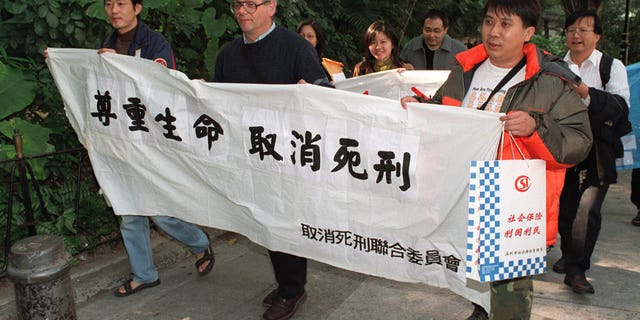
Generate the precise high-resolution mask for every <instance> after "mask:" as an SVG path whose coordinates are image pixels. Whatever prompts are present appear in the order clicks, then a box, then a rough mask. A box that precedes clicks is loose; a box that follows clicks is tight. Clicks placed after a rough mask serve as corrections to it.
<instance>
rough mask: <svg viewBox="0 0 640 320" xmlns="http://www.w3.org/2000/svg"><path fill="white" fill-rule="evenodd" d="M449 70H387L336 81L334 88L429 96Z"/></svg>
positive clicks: (380, 94)
mask: <svg viewBox="0 0 640 320" xmlns="http://www.w3.org/2000/svg"><path fill="white" fill-rule="evenodd" d="M449 72H450V71H449V70H405V71H402V72H399V71H398V69H396V70H388V71H383V72H375V73H370V74H367V75H364V76H359V77H353V78H349V79H346V80H342V81H336V83H335V85H336V88H338V89H341V90H346V91H350V92H354V93H361V94H367V95H372V96H376V97H383V98H389V99H393V100H400V98H402V97H404V96H416V95H418V96H425V97H431V96H432V95H433V94H434V93H436V91H437V90H438V88H440V86H442V84H443V83H444V82H445V80H447V78H448V77H449Z"/></svg>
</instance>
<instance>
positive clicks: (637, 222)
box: [631, 211, 640, 227]
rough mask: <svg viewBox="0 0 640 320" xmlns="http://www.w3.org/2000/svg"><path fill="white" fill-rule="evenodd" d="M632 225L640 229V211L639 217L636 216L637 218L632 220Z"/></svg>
mask: <svg viewBox="0 0 640 320" xmlns="http://www.w3.org/2000/svg"><path fill="white" fill-rule="evenodd" d="M631 224H632V225H634V226H636V227H640V211H639V212H638V215H636V217H635V218H633V220H631Z"/></svg>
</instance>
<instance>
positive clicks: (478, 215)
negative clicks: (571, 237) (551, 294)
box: [466, 161, 546, 282]
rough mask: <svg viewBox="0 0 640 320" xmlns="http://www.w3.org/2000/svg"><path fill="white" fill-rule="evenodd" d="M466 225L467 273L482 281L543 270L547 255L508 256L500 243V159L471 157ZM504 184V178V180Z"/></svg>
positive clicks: (513, 276) (532, 273) (536, 272)
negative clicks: (489, 159) (478, 159)
mask: <svg viewBox="0 0 640 320" xmlns="http://www.w3.org/2000/svg"><path fill="white" fill-rule="evenodd" d="M471 177H472V179H470V186H469V222H468V226H467V230H468V232H467V243H468V245H467V250H468V254H467V268H466V269H467V276H471V277H472V278H474V279H478V280H480V281H482V282H488V281H498V280H504V279H511V278H517V277H523V276H528V275H534V274H539V273H543V272H545V271H546V256H544V255H543V256H541V257H536V258H527V259H517V258H516V257H513V258H514V259H509V257H505V256H503V255H502V254H501V253H500V252H501V247H500V244H499V243H500V239H501V237H502V236H503V235H502V229H501V217H500V213H501V212H500V211H501V210H500V208H501V206H502V205H501V204H500V197H499V196H498V195H497V194H498V193H499V192H500V183H501V181H500V162H499V161H472V165H471ZM502 183H503V184H504V182H502Z"/></svg>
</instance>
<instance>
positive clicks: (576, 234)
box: [558, 168, 609, 274]
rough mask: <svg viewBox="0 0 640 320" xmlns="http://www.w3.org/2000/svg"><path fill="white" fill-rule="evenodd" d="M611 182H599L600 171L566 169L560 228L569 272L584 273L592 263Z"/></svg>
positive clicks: (562, 248) (561, 246)
mask: <svg viewBox="0 0 640 320" xmlns="http://www.w3.org/2000/svg"><path fill="white" fill-rule="evenodd" d="M607 190H609V185H599V180H598V177H597V172H590V171H589V170H583V171H581V172H576V171H575V170H574V169H573V168H571V169H568V170H567V175H566V176H565V181H564V188H563V189H562V194H561V195H560V216H559V220H558V229H559V231H560V236H561V237H562V241H561V245H560V248H561V250H562V257H564V258H565V270H566V271H567V274H584V272H585V271H586V270H588V269H589V267H590V266H591V254H593V249H594V248H595V246H596V241H597V240H598V235H599V234H600V226H601V225H602V214H601V213H600V209H601V208H602V203H603V202H604V198H605V196H606V195H607Z"/></svg>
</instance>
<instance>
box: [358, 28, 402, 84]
mask: <svg viewBox="0 0 640 320" xmlns="http://www.w3.org/2000/svg"><path fill="white" fill-rule="evenodd" d="M379 33H383V34H384V35H386V36H387V37H388V38H389V39H390V40H391V44H392V45H393V49H391V62H392V63H393V65H394V66H395V67H397V68H400V67H402V60H400V40H399V38H398V34H397V33H396V31H395V29H393V27H392V26H391V25H390V24H387V23H386V22H384V21H382V20H378V21H375V22H373V23H372V24H371V25H370V26H369V28H368V29H367V32H365V34H364V38H363V40H364V43H363V44H364V61H363V62H362V64H361V65H360V75H363V74H366V73H367V71H368V72H373V66H374V65H375V63H376V58H375V57H374V56H373V54H371V51H369V44H370V43H371V42H372V41H373V40H375V39H376V36H377V35H378V34H379Z"/></svg>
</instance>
